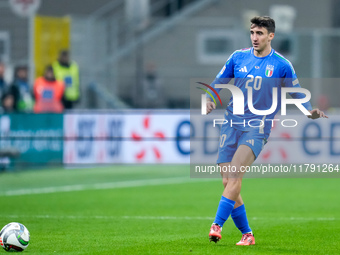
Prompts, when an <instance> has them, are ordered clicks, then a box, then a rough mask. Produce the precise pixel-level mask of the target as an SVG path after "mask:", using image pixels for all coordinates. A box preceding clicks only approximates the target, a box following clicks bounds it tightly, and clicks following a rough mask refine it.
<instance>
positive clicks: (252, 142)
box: [246, 139, 254, 146]
mask: <svg viewBox="0 0 340 255" xmlns="http://www.w3.org/2000/svg"><path fill="white" fill-rule="evenodd" d="M246 143H250V144H251V145H253V146H254V139H250V140H247V141H246Z"/></svg>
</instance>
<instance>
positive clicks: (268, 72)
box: [266, 65, 274, 77]
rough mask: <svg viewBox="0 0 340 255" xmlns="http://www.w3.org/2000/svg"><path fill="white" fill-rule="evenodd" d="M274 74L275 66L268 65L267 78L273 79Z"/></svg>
mask: <svg viewBox="0 0 340 255" xmlns="http://www.w3.org/2000/svg"><path fill="white" fill-rule="evenodd" d="M273 73H274V66H272V65H267V67H266V76H267V77H272V76H273Z"/></svg>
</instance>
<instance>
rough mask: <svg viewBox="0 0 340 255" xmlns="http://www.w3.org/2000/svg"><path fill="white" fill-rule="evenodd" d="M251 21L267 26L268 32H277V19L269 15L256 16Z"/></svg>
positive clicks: (257, 24) (260, 25) (259, 25)
mask: <svg viewBox="0 0 340 255" xmlns="http://www.w3.org/2000/svg"><path fill="white" fill-rule="evenodd" d="M250 22H251V24H252V25H253V24H254V25H256V26H258V27H264V28H266V29H267V31H268V33H275V21H274V20H273V19H272V18H271V17H269V16H262V17H261V16H256V17H254V18H252V19H251V20H250Z"/></svg>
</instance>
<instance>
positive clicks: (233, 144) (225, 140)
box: [209, 125, 241, 242]
mask: <svg viewBox="0 0 340 255" xmlns="http://www.w3.org/2000/svg"><path fill="white" fill-rule="evenodd" d="M240 134H241V133H240V132H239V131H238V130H236V129H234V128H232V127H230V126H227V125H222V128H221V138H220V145H219V150H218V159H217V164H219V165H220V166H221V170H222V171H225V168H224V166H225V167H228V166H229V165H230V162H231V160H232V158H233V156H234V153H235V151H236V149H237V137H239V135H240ZM226 169H227V168H226ZM226 180H227V179H225V178H223V182H225V181H226ZM234 206H235V201H232V200H229V199H227V198H226V197H224V196H222V197H221V200H220V202H219V205H218V208H217V212H216V217H215V220H214V222H213V224H212V226H211V228H210V232H209V240H210V241H214V242H218V241H219V240H220V239H221V238H222V236H221V231H222V227H223V224H224V222H225V221H226V220H227V219H228V217H229V216H230V214H231V211H232V210H233V209H234Z"/></svg>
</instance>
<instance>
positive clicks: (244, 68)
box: [238, 66, 248, 73]
mask: <svg viewBox="0 0 340 255" xmlns="http://www.w3.org/2000/svg"><path fill="white" fill-rule="evenodd" d="M238 71H239V72H242V73H246V72H248V70H247V67H246V66H244V67H242V68H241V69H240V70H238Z"/></svg>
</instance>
